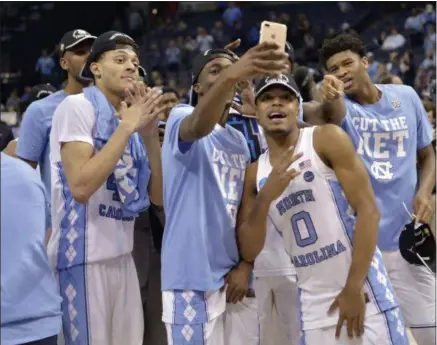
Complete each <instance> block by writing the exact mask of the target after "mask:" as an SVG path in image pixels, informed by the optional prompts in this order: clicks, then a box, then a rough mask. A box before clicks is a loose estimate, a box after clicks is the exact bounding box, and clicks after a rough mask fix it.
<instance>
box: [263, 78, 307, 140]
mask: <svg viewBox="0 0 437 345" xmlns="http://www.w3.org/2000/svg"><path fill="white" fill-rule="evenodd" d="M298 113H299V101H298V99H297V96H296V94H295V93H294V92H292V91H290V90H288V89H286V88H284V87H281V86H272V87H270V88H268V89H266V90H265V91H264V92H263V93H262V94H261V95H259V96H258V98H257V101H256V114H257V117H258V122H259V124H260V125H261V127H262V128H263V129H264V132H265V133H266V134H267V135H272V136H283V135H288V134H290V132H291V131H292V130H293V128H294V127H295V126H296V123H297V115H298Z"/></svg>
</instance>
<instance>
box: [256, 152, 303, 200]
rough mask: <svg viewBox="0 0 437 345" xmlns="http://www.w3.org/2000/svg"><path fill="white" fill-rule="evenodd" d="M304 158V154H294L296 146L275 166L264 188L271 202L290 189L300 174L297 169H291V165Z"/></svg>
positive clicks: (285, 153)
mask: <svg viewBox="0 0 437 345" xmlns="http://www.w3.org/2000/svg"><path fill="white" fill-rule="evenodd" d="M301 157H302V153H298V154H294V146H291V147H290V148H288V149H287V150H286V151H285V152H284V154H283V155H282V157H281V159H280V160H278V161H277V162H276V164H274V166H273V169H272V172H271V173H270V175H269V177H268V178H267V181H266V183H265V184H264V186H263V188H262V189H263V193H264V195H266V196H267V197H268V198H269V200H271V201H273V200H276V199H277V198H279V197H280V196H281V194H282V193H283V192H284V190H285V188H287V187H288V185H289V184H290V182H291V181H292V180H293V179H294V178H295V177H296V176H298V175H299V174H300V171H298V170H296V169H289V168H290V165H292V164H293V163H294V162H296V161H297V160H298V159H299V158H301Z"/></svg>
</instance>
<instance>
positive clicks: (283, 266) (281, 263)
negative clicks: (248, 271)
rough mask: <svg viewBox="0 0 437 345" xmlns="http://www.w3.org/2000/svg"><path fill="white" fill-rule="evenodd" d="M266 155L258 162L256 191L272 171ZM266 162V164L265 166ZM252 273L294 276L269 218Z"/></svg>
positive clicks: (259, 275)
mask: <svg viewBox="0 0 437 345" xmlns="http://www.w3.org/2000/svg"><path fill="white" fill-rule="evenodd" d="M266 157H268V156H267V155H264V156H262V157H261V158H262V159H259V160H258V169H257V172H256V185H257V190H258V192H259V190H260V189H261V181H263V180H264V181H265V180H266V179H267V177H268V176H269V174H270V171H271V170H272V167H271V165H270V163H269V162H268V161H266ZM266 162H267V164H266ZM253 273H254V275H255V277H274V276H286V275H294V274H296V270H295V269H294V266H293V264H292V263H291V258H290V257H289V255H288V254H287V252H286V251H285V247H284V241H283V239H282V237H281V233H279V231H278V230H276V229H275V225H274V224H273V222H272V221H271V219H270V218H267V232H266V240H265V242H264V247H263V249H262V251H261V253H259V254H258V256H257V257H256V260H255V264H254V269H253Z"/></svg>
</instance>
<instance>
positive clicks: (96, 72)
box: [90, 62, 102, 78]
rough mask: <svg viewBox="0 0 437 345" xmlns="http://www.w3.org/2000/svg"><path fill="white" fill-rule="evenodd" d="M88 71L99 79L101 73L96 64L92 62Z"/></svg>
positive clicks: (98, 65)
mask: <svg viewBox="0 0 437 345" xmlns="http://www.w3.org/2000/svg"><path fill="white" fill-rule="evenodd" d="M90 70H91V73H92V74H93V75H94V77H96V78H100V77H101V76H102V71H101V69H100V64H99V63H98V62H93V63H92V64H91V66H90Z"/></svg>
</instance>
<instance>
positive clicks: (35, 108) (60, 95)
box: [26, 90, 66, 116]
mask: <svg viewBox="0 0 437 345" xmlns="http://www.w3.org/2000/svg"><path fill="white" fill-rule="evenodd" d="M65 98H66V94H65V92H64V91H63V90H60V91H57V92H55V93H52V94H51V95H49V96H47V97H44V98H43V99H39V100H37V101H35V102H32V103H31V104H30V105H29V106H28V107H27V109H26V116H27V115H28V114H30V116H32V114H34V113H42V114H44V115H52V114H53V112H54V111H55V109H56V108H57V106H58V105H59V104H60V103H61V102H62V101H63V100H64V99H65Z"/></svg>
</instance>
